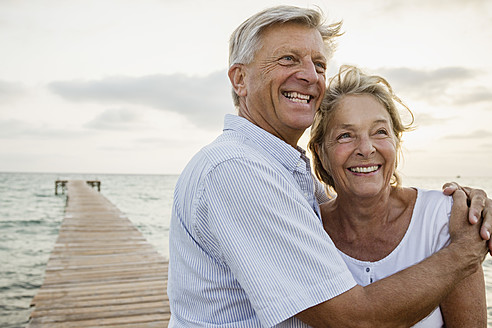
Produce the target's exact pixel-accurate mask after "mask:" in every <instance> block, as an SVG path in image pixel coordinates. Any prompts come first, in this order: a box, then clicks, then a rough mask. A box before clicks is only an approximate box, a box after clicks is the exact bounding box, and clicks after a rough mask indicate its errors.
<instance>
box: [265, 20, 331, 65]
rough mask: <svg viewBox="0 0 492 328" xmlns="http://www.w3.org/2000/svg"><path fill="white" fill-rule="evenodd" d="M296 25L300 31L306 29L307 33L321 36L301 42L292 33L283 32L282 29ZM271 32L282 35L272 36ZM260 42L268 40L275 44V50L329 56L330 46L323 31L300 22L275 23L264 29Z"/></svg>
mask: <svg viewBox="0 0 492 328" xmlns="http://www.w3.org/2000/svg"><path fill="white" fill-rule="evenodd" d="M295 27H299V29H298V30H299V31H300V30H302V29H304V30H305V31H306V34H311V33H314V34H317V35H318V36H319V38H316V39H317V40H315V42H313V40H312V39H311V38H310V37H307V36H306V38H304V39H302V41H303V42H299V40H298V39H295V38H294V37H293V36H292V34H291V33H285V34H283V33H282V29H292V28H295ZM271 33H277V34H278V33H280V34H281V36H280V37H279V36H275V37H272V36H271V35H270V34H271ZM259 41H260V44H263V43H264V42H268V43H269V44H272V43H273V44H274V45H275V48H274V49H273V51H274V52H282V51H295V50H297V51H298V52H304V53H307V52H310V53H312V54H313V57H314V56H316V57H325V58H326V57H327V54H328V46H327V44H326V43H325V42H324V40H323V38H322V36H321V33H320V32H319V31H318V30H317V29H316V28H314V27H310V26H306V25H303V24H298V23H283V24H273V25H270V26H268V27H266V28H265V29H263V30H262V33H260V35H259Z"/></svg>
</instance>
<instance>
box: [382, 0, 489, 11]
mask: <svg viewBox="0 0 492 328" xmlns="http://www.w3.org/2000/svg"><path fill="white" fill-rule="evenodd" d="M487 2H488V0H466V1H463V0H413V1H406V0H382V5H383V8H384V9H386V11H388V12H391V11H395V10H408V9H409V8H420V9H421V10H422V8H423V7H424V8H434V9H439V10H443V9H444V8H456V9H463V8H464V7H475V8H477V9H479V8H482V6H486V5H487Z"/></svg>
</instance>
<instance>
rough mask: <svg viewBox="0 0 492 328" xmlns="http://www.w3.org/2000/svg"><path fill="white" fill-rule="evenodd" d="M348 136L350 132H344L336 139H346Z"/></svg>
mask: <svg viewBox="0 0 492 328" xmlns="http://www.w3.org/2000/svg"><path fill="white" fill-rule="evenodd" d="M348 138H350V133H348V132H345V133H342V134H340V135H339V136H338V137H337V140H342V139H348Z"/></svg>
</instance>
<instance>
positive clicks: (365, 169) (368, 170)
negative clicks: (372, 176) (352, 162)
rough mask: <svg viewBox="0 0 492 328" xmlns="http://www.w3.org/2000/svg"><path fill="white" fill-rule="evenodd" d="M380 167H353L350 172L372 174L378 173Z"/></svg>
mask: <svg viewBox="0 0 492 328" xmlns="http://www.w3.org/2000/svg"><path fill="white" fill-rule="evenodd" d="M378 168H379V166H377V165H375V166H367V167H351V168H350V169H349V170H350V171H352V172H355V173H371V172H374V171H376V170H377V169H378Z"/></svg>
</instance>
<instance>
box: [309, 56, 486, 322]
mask: <svg viewBox="0 0 492 328" xmlns="http://www.w3.org/2000/svg"><path fill="white" fill-rule="evenodd" d="M397 105H398V106H401V107H403V108H406V109H407V110H408V111H409V113H410V114H411V112H410V110H409V109H408V108H407V107H406V106H405V105H404V104H403V103H402V102H401V101H400V99H399V98H398V97H396V95H395V94H394V93H393V91H392V88H391V86H390V85H389V84H388V82H387V81H386V80H385V79H383V78H381V77H379V76H370V75H366V74H364V73H363V72H361V70H359V69H358V68H355V67H351V66H344V67H342V68H341V69H340V72H339V74H338V75H336V76H335V77H333V78H332V79H331V81H330V83H329V86H328V88H327V92H326V96H325V99H324V102H323V104H322V106H321V109H320V110H319V111H318V113H317V115H316V118H315V121H314V124H313V127H312V130H311V140H310V142H309V145H308V147H309V149H310V151H311V152H312V154H313V160H314V169H315V173H316V175H317V176H318V178H319V179H320V180H321V181H323V182H324V183H325V184H326V185H327V186H329V187H331V188H332V189H333V190H335V191H336V194H337V197H335V198H334V199H332V200H330V201H329V202H327V203H324V204H322V205H321V213H322V217H323V224H324V227H325V230H326V231H327V233H328V234H329V235H330V237H331V238H332V240H333V242H334V243H335V245H336V247H337V248H338V250H339V252H340V254H341V256H342V258H343V259H344V260H345V262H346V263H347V265H348V267H349V269H350V271H351V272H352V274H353V276H354V277H355V279H356V281H357V283H358V284H360V285H362V286H366V285H368V284H370V283H373V282H375V281H377V280H379V279H382V278H384V277H387V276H389V275H391V274H393V273H395V272H398V271H400V270H403V269H405V268H407V267H409V266H411V265H413V264H415V263H417V262H420V261H422V260H423V259H425V258H426V257H428V256H430V255H432V254H433V253H435V252H437V251H439V250H440V249H441V248H443V247H445V246H446V244H447V243H448V241H449V232H448V223H449V215H450V212H451V206H452V198H451V197H449V196H445V195H443V194H442V192H440V191H431V190H422V189H419V188H407V187H402V186H401V183H400V178H399V176H398V174H397V173H396V167H397V163H398V160H397V158H398V155H399V152H400V143H401V136H402V133H403V132H404V131H407V130H408V129H409V128H410V125H411V124H410V125H409V126H405V125H404V124H403V123H402V120H401V118H400V115H399V111H398V108H397ZM411 116H412V121H413V115H411ZM445 274H446V272H443V275H445ZM486 321H487V313H486V304H485V285H484V279H483V272H482V271H481V270H480V272H476V273H475V274H473V275H472V276H470V277H469V278H467V279H466V280H464V281H462V282H461V283H460V284H459V285H457V286H456V287H455V289H454V290H453V291H452V292H451V293H450V294H449V295H447V297H446V298H445V299H444V300H443V301H442V303H441V304H440V307H438V308H436V309H435V310H434V311H433V312H432V313H431V314H430V315H429V316H428V317H427V318H425V319H424V320H422V321H420V322H419V323H418V324H417V325H416V326H415V327H444V326H445V327H448V328H449V327H486V325H487V323H486Z"/></svg>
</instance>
